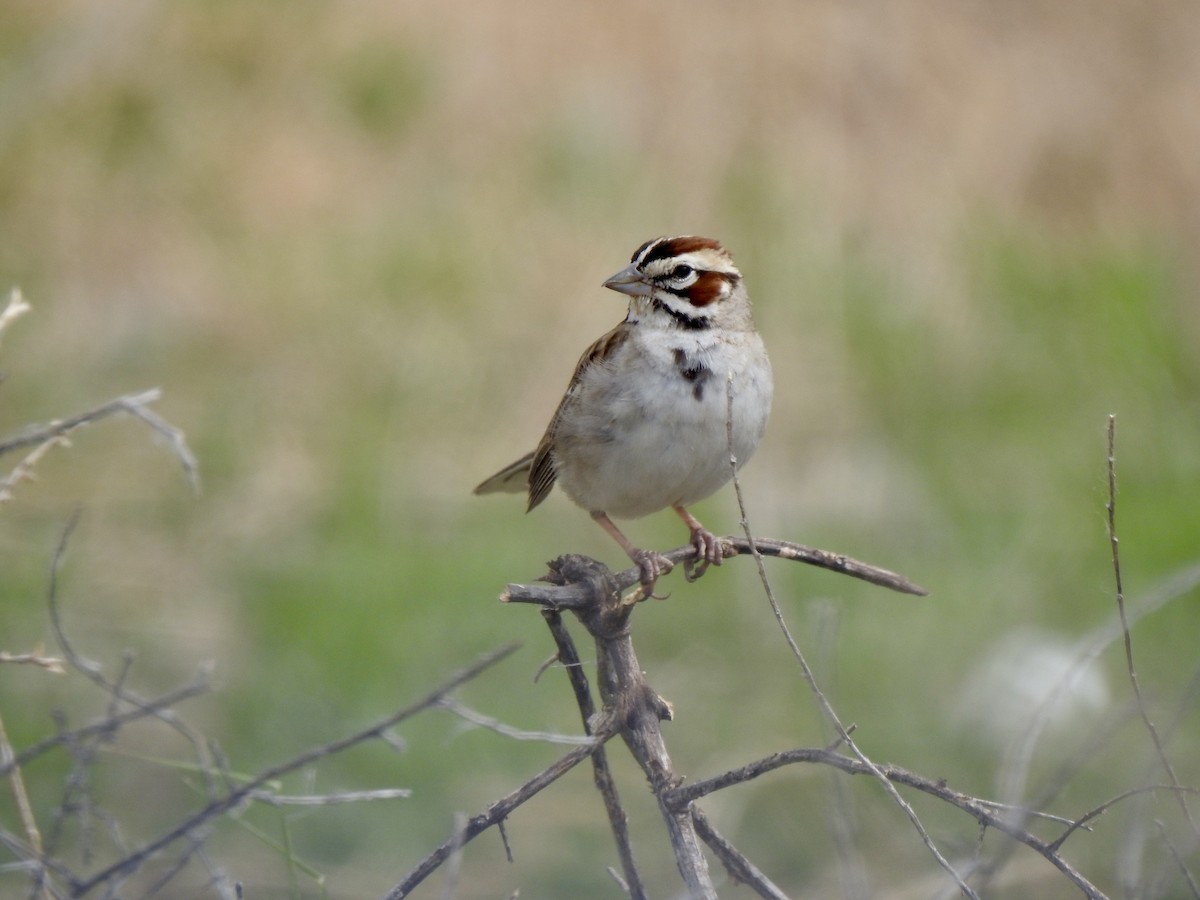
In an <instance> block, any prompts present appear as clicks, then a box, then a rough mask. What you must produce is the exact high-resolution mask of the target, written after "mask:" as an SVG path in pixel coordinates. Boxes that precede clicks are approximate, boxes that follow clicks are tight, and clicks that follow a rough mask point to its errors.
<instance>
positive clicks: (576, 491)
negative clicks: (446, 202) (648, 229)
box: [475, 235, 773, 596]
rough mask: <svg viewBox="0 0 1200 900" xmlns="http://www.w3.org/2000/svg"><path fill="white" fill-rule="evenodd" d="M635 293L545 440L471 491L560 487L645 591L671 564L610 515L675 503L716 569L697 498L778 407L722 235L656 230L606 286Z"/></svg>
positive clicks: (584, 359)
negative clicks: (694, 508)
mask: <svg viewBox="0 0 1200 900" xmlns="http://www.w3.org/2000/svg"><path fill="white" fill-rule="evenodd" d="M604 287H606V288H608V289H610V290H613V291H616V292H617V293H620V294H623V295H626V296H628V298H629V308H628V311H627V313H626V315H625V318H624V320H623V321H622V322H621V323H620V324H618V325H617V326H616V327H615V328H613V329H612V330H611V331H609V332H608V333H607V334H605V335H604V336H603V337H601V338H600V339H599V340H597V341H596V342H595V343H594V344H592V345H591V346H590V347H588V349H587V350H585V351H584V353H583V355H582V356H581V357H580V358H579V362H578V364H577V365H576V366H575V372H574V374H573V375H572V376H571V380H570V383H569V384H568V385H567V390H566V393H565V394H564V395H563V398H562V401H561V402H560V403H559V405H558V408H557V410H556V411H555V413H554V416H553V417H552V418H551V419H550V424H549V426H548V427H547V428H546V432H545V434H544V435H543V436H542V439H541V441H540V442H539V443H538V445H537V447H536V449H534V450H533V451H531V452H530V453H527V454H525V455H524V456H522V457H521V458H520V459H518V460H517V461H516V462H514V463H512V464H510V465H508V466H506V467H505V468H503V469H501V470H500V471H499V472H497V473H496V474H495V475H493V476H492V477H490V478H488V479H486V480H485V481H483V482H482V483H481V484H480V485H478V486H477V487H476V488H475V493H476V494H490V493H496V492H507V493H519V492H526V493H527V494H528V498H529V503H528V507H527V510H526V511H527V512H528V511H529V510H532V509H533V508H534V507H536V506H537V505H538V504H540V503H541V502H542V501H543V500H545V499H546V496H547V495H548V494H549V493H550V490H551V488H553V486H554V485H555V483H557V484H559V485H560V486H561V487H562V489H563V491H564V492H565V493H566V495H567V496H568V497H569V498H570V499H571V500H572V501H574V503H575V504H576V505H578V506H580V507H582V508H583V509H584V510H586V511H587V512H588V513H590V514H591V517H592V518H593V519H594V520H595V521H596V522H597V523H598V524H599V525H600V526H601V527H602V528H603V529H604V530H605V531H606V532H608V534H609V535H611V536H612V537H613V539H614V540H616V542H617V543H618V544H619V545H620V546H621V548H622V549H623V550H624V551H625V553H626V554H627V555H628V556H629V558H630V559H631V560H632V561H633V563H634V564H635V565H636V566H637V567H638V573H639V581H640V584H641V589H642V591H643V595H644V596H653V593H654V585H655V582H656V581H657V580H658V578H659V576H660V575H663V574H665V573H666V572H669V571H670V570H671V569H672V567H673V564H672V563H671V561H670V560H669V559H667V557H665V556H663V555H662V554H661V553H658V552H656V551H654V550H644V549H641V548H639V547H637V546H635V545H634V544H633V542H632V541H630V540H629V539H628V538H627V537H626V536H625V535H624V534H623V533H622V532H621V530H620V529H619V528H618V527H617V526H616V524H615V523H614V522H613V520H612V518H611V517H616V518H619V519H636V518H640V517H642V516H647V515H650V514H652V513H656V512H659V511H661V510H665V509H667V508H668V507H669V508H671V509H673V510H674V511H675V512H676V514H678V516H679V517H680V519H682V520H683V522H684V524H685V525H687V527H688V531H689V534H690V544H691V546H692V547H693V548H694V549H695V553H696V559H697V561H698V562H699V564H700V567H701V568H700V571H703V569H704V568H707V566H708V565H709V564H715V565H720V564H721V560H722V551H721V547H720V545H719V543H718V541H717V539H716V538H715V537H714V536H713V534H712V532H710V531H709V530H708V529H706V528H705V527H704V526H703V525H702V524H701V523H700V521H699V520H698V519H696V517H695V516H693V515H692V514H691V512H689V511H688V507H689V506H691V505H692V504H693V503H696V502H697V501H699V500H703V499H704V498H705V497H708V496H709V495H711V494H713V493H715V492H716V491H717V490H719V489H720V488H721V487H723V486H724V485H725V484H726V483H727V482H728V481H730V479H731V478H732V477H733V474H734V471H735V468H740V467H741V466H742V465H743V464H744V463H745V462H746V461H747V460H748V459H749V458H750V457H751V456H752V455H753V453H754V451H755V450H756V449H757V447H758V444H759V441H760V440H761V439H762V436H763V432H764V430H765V429H766V425H767V418H768V416H769V414H770V410H771V397H772V393H773V381H772V378H771V363H770V360H769V358H768V357H767V351H766V347H765V346H764V344H763V340H762V336H761V335H760V334H759V333H758V330H757V329H756V328H755V326H754V319H753V316H752V312H751V306H750V297H749V295H748V294H747V292H746V287H745V284H744V283H743V280H742V274H741V272H740V271H738V268H737V266H736V265H734V262H733V257H732V256H731V255H730V254H729V252H728V251H727V250H726V249H725V248H724V247H723V246H722V245H721V243H720V242H719V241H716V240H713V239H712V238H706V237H698V236H695V235H677V236H674V237H658V238H654V239H653V240H649V241H646V242H645V243H644V244H642V245H641V246H640V247H638V248H637V250H636V251H634V253H633V256H632V257H631V258H630V261H629V265H627V266H626V267H625V268H623V269H621V270H620V271H619V272H617V273H616V274H615V275H613V276H612V277H611V278H609V279H607V280H606V281H605V282H604Z"/></svg>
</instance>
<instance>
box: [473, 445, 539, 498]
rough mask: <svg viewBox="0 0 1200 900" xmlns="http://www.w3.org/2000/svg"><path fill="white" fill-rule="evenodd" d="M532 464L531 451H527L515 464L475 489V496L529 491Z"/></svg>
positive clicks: (506, 467) (511, 464)
mask: <svg viewBox="0 0 1200 900" xmlns="http://www.w3.org/2000/svg"><path fill="white" fill-rule="evenodd" d="M532 462H533V451H532V450H531V451H529V452H528V453H526V454H525V455H524V456H522V457H521V458H520V459H518V460H517V461H516V462H515V463H510V464H509V465H507V466H505V467H504V468H503V469H501V470H500V471H499V472H497V473H496V474H495V475H493V476H492V477H491V478H489V479H487V480H486V481H484V482H483V483H482V484H480V485H479V486H478V487H476V488H475V493H476V494H496V493H504V494H520V493H523V492H525V491H527V490H528V489H529V466H530V463H532Z"/></svg>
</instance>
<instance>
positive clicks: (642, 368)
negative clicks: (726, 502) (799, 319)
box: [554, 329, 772, 518]
mask: <svg viewBox="0 0 1200 900" xmlns="http://www.w3.org/2000/svg"><path fill="white" fill-rule="evenodd" d="M730 379H732V383H731V385H730ZM727 385H729V386H730V387H731V389H732V396H733V417H732V425H733V428H732V436H733V447H732V450H733V454H734V456H735V457H736V458H737V462H738V465H739V466H740V465H742V464H743V463H745V462H746V460H748V459H749V458H750V456H751V455H752V454H753V453H754V451H755V449H756V448H757V447H758V442H759V439H760V438H761V437H762V434H763V430H764V429H765V427H766V423H767V415H768V413H769V412H770V407H771V392H772V382H771V366H770V363H769V361H768V359H767V354H766V350H765V349H764V348H763V344H762V339H761V338H760V337H759V336H758V334H757V333H755V332H746V331H738V332H728V331H725V332H720V333H719V336H718V333H714V332H712V331H698V332H683V331H679V330H673V331H662V330H658V329H654V330H648V329H647V330H639V332H638V333H637V334H635V335H634V337H633V338H632V339H631V340H629V341H627V342H626V343H625V344H624V345H623V346H622V347H621V348H620V350H619V352H617V353H614V354H613V356H612V358H611V359H610V360H608V361H606V362H605V363H602V364H597V365H594V366H591V367H590V368H589V369H588V370H587V371H586V372H584V373H583V377H582V379H581V382H580V384H579V386H578V390H577V392H576V395H575V402H573V403H571V404H570V406H569V407H568V408H567V409H564V410H563V413H562V417H561V420H560V422H559V425H558V431H557V434H556V436H555V442H554V444H555V453H554V455H555V460H556V463H557V470H558V481H559V484H560V485H561V486H562V488H563V490H564V491H566V493H567V495H568V496H569V497H571V499H572V500H574V501H575V502H576V503H577V504H578V505H580V506H582V507H583V508H584V509H587V510H589V511H604V512H607V513H608V514H609V515H612V516H616V517H618V518H636V517H638V516H644V515H647V514H649V513H652V512H657V511H658V510H661V509H665V508H667V507H668V506H671V505H675V504H677V505H682V506H686V505H688V504H690V503H694V502H696V501H697V500H701V499H703V498H704V497H707V496H709V495H710V494H712V493H714V492H715V491H716V490H717V489H719V488H720V487H721V486H722V485H724V484H725V483H726V482H727V481H729V479H730V478H731V477H732V469H731V467H730V443H729V437H728V432H727V425H726V420H727V418H728V416H727V411H728V399H727V390H728V389H729V388H728V387H727Z"/></svg>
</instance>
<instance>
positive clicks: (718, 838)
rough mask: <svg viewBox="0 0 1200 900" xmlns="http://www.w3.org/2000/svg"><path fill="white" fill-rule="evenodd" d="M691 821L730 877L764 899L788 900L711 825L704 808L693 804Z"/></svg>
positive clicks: (785, 895)
mask: <svg viewBox="0 0 1200 900" xmlns="http://www.w3.org/2000/svg"><path fill="white" fill-rule="evenodd" d="M692 821H693V822H695V823H696V834H697V835H699V837H700V840H702V841H704V843H705V844H707V845H708V848H709V849H710V850H712V852H713V853H715V854H716V855H717V858H718V859H720V860H721V865H723V866H724V867H725V871H726V872H728V873H729V877H730V878H732V879H733V880H734V881H735V882H740V883H741V884H744V885H746V886H747V887H749V888H750V889H751V890H752V891H754V893H756V894H758V896H760V897H763V898H764V900H788V896H787V894H785V893H784V892H783V891H781V890H780V889H779V888H778V887H777V886H776V885H775V883H774V882H773V881H771V879H770V878H768V877H767V876H766V875H764V874H763V873H762V871H761V870H760V869H759V868H758V867H757V866H756V865H754V864H753V863H752V862H750V860H748V859H747V858H746V857H745V855H744V854H743V853H742V852H741V851H740V850H738V848H737V847H735V846H734V845H733V844H731V843H729V841H727V840H726V839H725V837H724V836H723V835H722V834H721V833H720V832H719V831H717V829H716V828H714V827H713V825H712V823H711V822H710V821H709V820H708V816H707V815H705V813H704V810H702V809H700V808H699V807H697V806H693V807H692Z"/></svg>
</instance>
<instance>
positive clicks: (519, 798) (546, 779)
mask: <svg viewBox="0 0 1200 900" xmlns="http://www.w3.org/2000/svg"><path fill="white" fill-rule="evenodd" d="M614 734H616V730H615V729H614V728H613V727H612V726H611V725H609V726H608V727H606V728H605V729H602V730H598V731H597V733H596V737H595V742H594V743H593V744H591V745H590V746H587V747H576V748H575V749H574V750H571V751H570V752H569V753H567V754H566V755H565V756H563V757H560V758H559V760H558V761H557V762H555V763H554V764H553V765H551V766H548V767H547V768H545V769H543V770H542V771H541V772H539V773H538V774H537V775H535V776H534V777H533V778H531V779H529V781H527V782H525V783H524V784H523V785H521V786H520V787H519V788H517V789H516V790H515V791H513V792H512V793H510V794H508V795H506V796H504V797H501V798H500V799H499V800H497V801H495V802H494V803H492V804H491V805H490V806H489V807H488V808H487V809H486V810H484V811H483V812H481V813H479V814H478V815H475V816H472V817H471V818H470V819H468V820H467V822H466V824H465V825H464V826H463V827H462V828H460V829H456V830H455V832H454V833H453V834H452V835H450V837H449V838H448V839H447V840H446V841H445V843H443V844H442V845H441V846H440V847H438V848H437V849H436V850H434V851H433V852H432V853H430V854H429V855H428V856H426V857H425V858H424V859H423V860H421V862H419V863H418V864H417V865H416V867H415V868H414V869H413V870H412V871H411V872H409V873H408V875H406V876H405V877H404V880H403V881H401V882H400V883H399V884H397V885H396V886H395V887H394V888H392V889H391V890H390V891H388V893H387V895H386V898H385V900H401V898H403V897H407V896H408V895H409V894H410V893H411V892H412V891H413V890H414V889H415V888H416V887H417V886H418V885H419V884H420V883H421V882H422V881H424V880H425V879H426V878H428V877H429V876H430V875H431V874H433V872H434V871H436V870H437V868H438V866H440V865H441V864H442V863H443V862H445V861H446V859H447V858H448V857H449V856H450V854H451V853H453V852H454V850H455V849H456V848H459V847H463V846H465V845H466V844H468V843H470V842H471V841H472V840H474V839H475V838H476V837H478V836H479V835H480V834H482V833H483V832H484V831H486V830H487V829H489V828H491V827H492V826H493V825H497V824H499V823H500V822H501V821H503V820H504V819H505V818H507V817H508V815H509V814H510V813H511V812H512V811H513V810H514V809H516V808H517V807H518V806H520V805H521V804H522V803H524V802H525V801H527V800H529V799H530V798H531V797H533V796H535V795H536V794H538V793H539V792H540V791H542V790H543V789H545V788H547V787H549V786H550V785H551V784H553V783H554V782H555V781H557V780H558V779H559V778H561V777H562V776H563V775H565V774H566V773H567V772H569V771H571V769H573V768H574V767H575V766H577V765H579V763H581V762H583V761H584V760H585V759H587V758H588V757H589V756H591V755H592V754H593V753H595V752H596V750H598V749H599V748H600V747H602V746H603V744H604V742H605V741H607V740H608V739H609V738H611V737H612V736H613V735H614Z"/></svg>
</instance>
